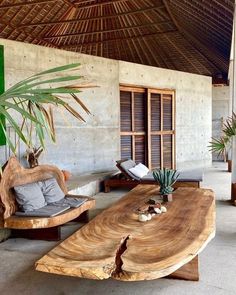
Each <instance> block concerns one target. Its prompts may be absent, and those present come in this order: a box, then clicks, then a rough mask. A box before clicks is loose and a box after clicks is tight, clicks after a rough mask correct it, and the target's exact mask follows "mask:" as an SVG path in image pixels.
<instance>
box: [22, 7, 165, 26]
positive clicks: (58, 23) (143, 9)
mask: <svg viewBox="0 0 236 295" xmlns="http://www.w3.org/2000/svg"><path fill="white" fill-rule="evenodd" d="M163 7H164V6H163V5H156V6H152V7H146V8H142V9H136V10H130V11H125V12H118V13H114V14H111V15H100V16H95V17H94V16H92V17H79V18H76V19H70V20H59V21H48V22H40V23H29V24H23V25H21V26H20V28H25V27H29V28H30V27H37V26H52V25H61V24H66V23H69V24H72V23H80V22H84V21H95V20H100V19H113V18H115V17H120V16H124V15H125V16H129V15H134V14H139V13H144V12H148V11H154V10H156V9H160V8H163Z"/></svg>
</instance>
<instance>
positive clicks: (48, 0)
mask: <svg viewBox="0 0 236 295" xmlns="http://www.w3.org/2000/svg"><path fill="white" fill-rule="evenodd" d="M49 2H55V0H37V1H31V2H30V1H25V2H20V3H13V4H5V5H1V6H0V9H8V8H13V7H22V6H29V5H38V4H44V3H49Z"/></svg>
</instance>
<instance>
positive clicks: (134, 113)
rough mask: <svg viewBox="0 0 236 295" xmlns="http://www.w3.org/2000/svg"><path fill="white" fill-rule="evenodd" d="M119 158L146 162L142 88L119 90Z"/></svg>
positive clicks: (144, 109)
mask: <svg viewBox="0 0 236 295" xmlns="http://www.w3.org/2000/svg"><path fill="white" fill-rule="evenodd" d="M120 130H121V158H122V159H125V158H130V159H133V160H134V161H136V162H141V163H144V164H145V163H146V96H145V89H143V88H122V87H121V91H120Z"/></svg>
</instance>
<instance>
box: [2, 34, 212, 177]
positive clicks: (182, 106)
mask: <svg viewBox="0 0 236 295" xmlns="http://www.w3.org/2000/svg"><path fill="white" fill-rule="evenodd" d="M0 44H3V45H4V47H5V72H6V88H8V87H9V86H10V85H12V84H14V83H15V82H17V81H19V80H21V79H23V78H25V77H28V76H30V75H32V74H34V73H36V72H39V71H42V70H46V69H48V68H51V67H55V66H60V65H64V64H68V63H73V62H80V63H81V64H82V67H81V70H80V73H81V74H82V75H84V76H86V77H87V80H88V81H90V82H92V84H95V85H97V86H99V87H98V88H94V89H90V90H86V91H84V92H83V93H82V94H81V98H82V99H83V102H84V103H85V104H86V105H87V106H88V108H89V109H90V111H91V112H92V114H93V115H92V116H87V115H85V114H84V113H83V114H84V117H85V118H86V123H79V122H78V121H76V120H75V119H74V118H73V117H72V116H70V115H69V114H67V113H64V114H62V113H61V112H58V111H57V112H56V113H55V123H56V131H57V144H56V145H53V144H51V143H48V144H47V151H46V152H45V153H44V155H43V157H42V158H41V162H47V163H53V164H56V165H58V166H59V167H61V168H64V169H69V170H71V171H73V172H79V173H84V172H92V171H93V172H98V171H106V170H110V169H113V168H114V166H115V160H117V159H119V157H120V142H119V141H120V138H119V110H120V108H119V83H128V84H134V85H143V86H151V87H156V88H169V89H175V90H176V126H177V128H176V129H177V131H176V139H177V140H176V151H177V166H178V167H183V166H188V165H189V164H190V163H191V165H192V164H193V163H194V165H198V166H199V165H208V164H209V163H210V161H211V155H210V153H209V152H208V149H207V145H208V142H209V140H210V138H211V119H212V118H211V95H212V93H211V78H209V77H204V76H199V75H194V74H187V73H183V72H177V71H171V70H165V69H160V68H154V67H148V66H143V65H137V64H130V63H127V62H118V61H115V60H111V59H104V58H100V57H94V56H89V55H84V54H77V53H73V52H67V51H62V50H56V49H53V48H45V47H41V46H36V45H32V44H24V43H18V42H15V41H9V40H3V39H0ZM63 118H66V120H64V119H63ZM64 121H66V122H64ZM68 122H69V123H68Z"/></svg>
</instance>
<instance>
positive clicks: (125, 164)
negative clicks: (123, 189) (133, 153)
mask: <svg viewBox="0 0 236 295" xmlns="http://www.w3.org/2000/svg"><path fill="white" fill-rule="evenodd" d="M135 166H136V163H135V162H134V161H133V160H127V161H124V162H122V163H120V167H121V168H122V169H123V170H124V171H125V172H126V173H127V174H128V175H129V176H130V177H131V178H132V179H135V180H140V178H139V177H137V176H135V175H134V174H133V173H131V172H130V171H129V169H130V168H133V167H135Z"/></svg>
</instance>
